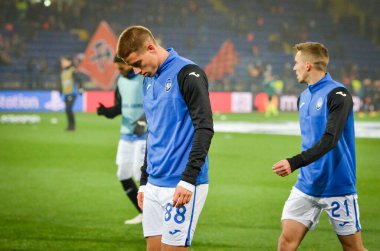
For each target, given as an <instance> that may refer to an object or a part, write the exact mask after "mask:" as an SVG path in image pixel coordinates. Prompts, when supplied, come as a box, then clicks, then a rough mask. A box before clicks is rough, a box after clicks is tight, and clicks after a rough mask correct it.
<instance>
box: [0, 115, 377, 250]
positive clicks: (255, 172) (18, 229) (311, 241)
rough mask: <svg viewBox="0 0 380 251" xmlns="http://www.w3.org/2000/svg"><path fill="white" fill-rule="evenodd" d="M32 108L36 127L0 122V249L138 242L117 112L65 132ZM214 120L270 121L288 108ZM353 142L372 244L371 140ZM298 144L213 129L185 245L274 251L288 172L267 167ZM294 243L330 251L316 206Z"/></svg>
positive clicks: (294, 139)
mask: <svg viewBox="0 0 380 251" xmlns="http://www.w3.org/2000/svg"><path fill="white" fill-rule="evenodd" d="M0 115H1V114H0ZM39 115H40V116H41V119H42V120H41V123H40V124H37V125H10V124H0V250H144V249H145V241H144V238H143V237H142V229H141V225H137V226H127V225H123V221H124V220H125V219H126V218H131V217H134V216H135V215H136V211H135V209H134V208H133V207H132V205H131V203H130V202H129V200H128V199H127V198H126V196H125V195H124V194H123V192H122V189H121V185H120V184H119V182H118V181H117V178H116V165H115V164H114V161H115V155H116V149H117V142H118V137H119V132H118V130H119V123H120V118H116V119H114V120H106V119H105V118H99V117H97V116H96V115H95V114H79V113H78V114H76V118H77V127H78V129H77V131H76V132H65V131H64V130H63V129H64V128H65V126H66V121H65V117H64V114H50V113H47V114H39ZM52 117H56V118H58V124H51V123H50V119H51V118H52ZM214 118H215V121H219V120H220V119H221V115H215V117H214ZM222 119H227V120H228V121H230V120H231V121H251V122H254V121H257V122H268V121H272V122H279V121H286V120H297V114H295V113H283V114H281V115H280V116H279V117H276V118H272V119H266V118H265V117H264V116H263V115H262V114H256V113H254V114H227V115H224V117H222ZM358 120H359V119H358ZM371 120H376V119H371ZM377 120H379V119H377ZM356 142H357V163H358V170H357V176H358V191H359V204H360V213H361V223H362V227H363V233H362V234H363V240H364V243H365V245H366V247H367V248H368V249H369V250H380V247H379V244H378V243H379V242H378V236H379V233H380V227H379V224H378V223H379V222H380V212H379V211H378V208H379V206H380V198H379V196H378V191H379V190H380V175H379V172H378V163H379V162H380V156H379V154H378V151H379V149H380V139H357V141H356ZM299 145H300V137H298V136H278V135H276V136H274V135H259V134H238V133H216V134H215V136H214V139H213V142H212V146H211V150H210V162H211V166H210V191H209V196H208V199H207V201H206V205H205V207H204V210H203V212H202V214H201V218H200V221H199V223H198V226H197V230H196V234H195V238H194V240H193V243H192V247H191V250H193V251H195V250H276V245H277V238H278V236H279V234H280V231H281V225H280V216H281V211H282V206H283V204H284V202H285V200H286V198H287V197H288V195H289V192H290V189H291V187H292V185H293V184H294V182H295V180H296V174H292V175H290V176H288V177H286V178H281V177H278V176H276V175H274V174H273V173H272V171H271V166H272V164H273V163H274V162H276V161H278V160H280V159H282V158H285V157H288V156H291V155H293V154H295V153H298V151H299ZM299 250H310V251H311V250H324V251H326V250H327V251H328V250H340V245H339V243H338V240H337V237H336V236H335V234H334V232H333V230H332V228H331V226H330V225H329V223H328V220H327V217H326V215H325V214H323V215H322V217H321V222H320V224H319V225H318V227H317V230H316V231H312V232H310V233H309V234H308V235H307V236H306V238H305V240H304V241H303V243H302V245H301V247H300V249H299Z"/></svg>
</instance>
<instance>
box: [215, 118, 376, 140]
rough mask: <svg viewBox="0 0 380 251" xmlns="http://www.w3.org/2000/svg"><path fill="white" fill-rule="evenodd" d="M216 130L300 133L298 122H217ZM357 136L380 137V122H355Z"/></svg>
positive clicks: (284, 133) (256, 132)
mask: <svg viewBox="0 0 380 251" xmlns="http://www.w3.org/2000/svg"><path fill="white" fill-rule="evenodd" d="M214 130H215V131H216V132H231V133H234V132H235V133H254V134H281V135H300V134H301V133H300V129H299V124H298V122H283V123H251V122H220V121H218V122H215V123H214ZM355 136H356V137H357V138H380V122H355Z"/></svg>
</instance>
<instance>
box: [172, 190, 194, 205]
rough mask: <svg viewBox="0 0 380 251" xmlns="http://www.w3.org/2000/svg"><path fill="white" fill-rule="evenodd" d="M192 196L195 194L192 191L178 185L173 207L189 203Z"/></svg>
mask: <svg viewBox="0 0 380 251" xmlns="http://www.w3.org/2000/svg"><path fill="white" fill-rule="evenodd" d="M191 196H193V193H192V192H191V191H189V190H187V189H186V188H183V187H181V186H177V187H176V188H175V192H174V196H173V207H181V206H183V205H185V204H186V203H189V201H190V200H191Z"/></svg>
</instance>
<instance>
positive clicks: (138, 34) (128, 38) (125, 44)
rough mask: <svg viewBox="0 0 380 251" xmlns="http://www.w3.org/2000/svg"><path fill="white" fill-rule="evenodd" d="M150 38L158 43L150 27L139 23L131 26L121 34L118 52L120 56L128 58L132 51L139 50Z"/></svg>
mask: <svg viewBox="0 0 380 251" xmlns="http://www.w3.org/2000/svg"><path fill="white" fill-rule="evenodd" d="M148 40H151V41H152V42H153V43H154V44H156V40H155V38H154V36H153V34H152V32H151V31H150V30H149V29H148V28H146V27H144V26H139V25H135V26H130V27H128V28H126V29H125V30H124V31H123V32H122V33H121V35H120V36H119V41H118V43H117V49H116V50H117V53H116V54H117V56H118V57H120V58H123V59H124V58H127V57H128V56H129V55H130V54H131V53H132V52H136V51H139V50H140V49H141V48H142V47H143V46H144V44H145V42H146V41H148Z"/></svg>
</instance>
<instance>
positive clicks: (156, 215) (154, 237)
mask: <svg viewBox="0 0 380 251" xmlns="http://www.w3.org/2000/svg"><path fill="white" fill-rule="evenodd" d="M161 190H162V188H159V187H157V186H153V185H151V184H150V183H148V184H146V186H145V191H144V202H143V224H142V226H143V233H144V237H145V238H146V247H147V249H146V250H147V251H156V250H157V251H159V250H161V236H162V226H163V217H162V215H163V214H164V208H163V206H162V203H161V202H160V201H159V197H161V194H160V192H161Z"/></svg>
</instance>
